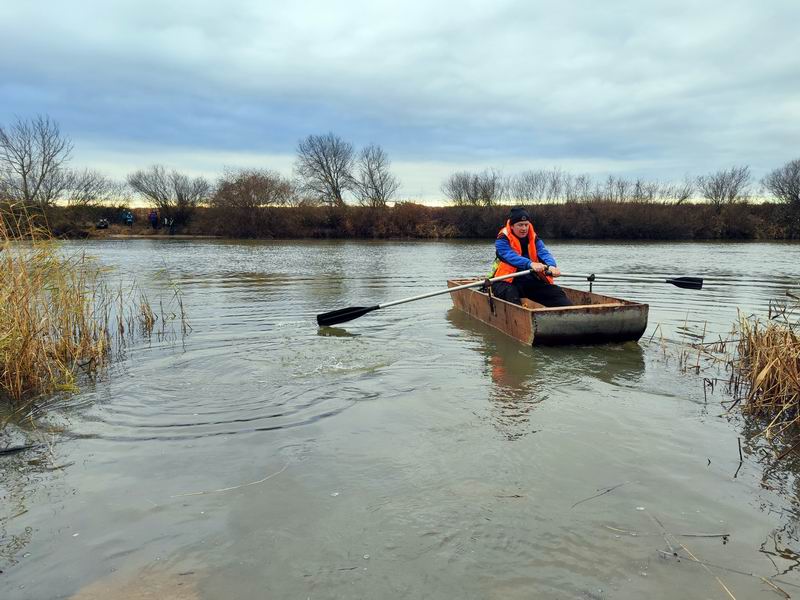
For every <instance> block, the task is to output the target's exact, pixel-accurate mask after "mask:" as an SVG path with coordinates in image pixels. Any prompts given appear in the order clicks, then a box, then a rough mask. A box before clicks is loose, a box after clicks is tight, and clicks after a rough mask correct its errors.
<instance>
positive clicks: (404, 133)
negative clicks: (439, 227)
mask: <svg viewBox="0 0 800 600" xmlns="http://www.w3.org/2000/svg"><path fill="white" fill-rule="evenodd" d="M6 4H7V6H4V7H3V8H1V9H0V11H1V12H0V75H2V78H0V81H2V83H0V115H7V116H8V117H10V116H11V115H14V114H17V115H20V116H26V115H30V114H32V113H35V112H43V113H48V114H50V115H51V116H53V117H54V118H55V119H57V120H58V121H59V122H60V123H61V125H62V128H63V129H64V130H65V131H67V132H69V133H70V134H71V135H72V137H73V139H74V140H75V143H76V152H81V150H80V149H81V148H82V147H86V148H89V147H91V148H92V149H93V150H92V151H91V152H89V151H88V150H87V151H83V156H82V157H81V158H85V159H88V158H91V157H97V159H98V160H102V151H100V150H99V149H102V148H107V149H108V152H107V153H106V158H105V160H103V163H104V164H106V165H108V167H107V168H109V169H112V168H115V167H114V165H116V166H117V167H116V168H119V165H121V164H123V162H125V164H127V161H128V160H130V159H133V158H138V160H137V161H134V162H137V163H138V165H142V164H149V163H152V162H155V161H156V160H155V157H157V156H173V157H175V158H177V159H179V160H178V162H180V163H182V165H183V166H185V168H187V169H191V170H194V171H203V170H205V169H206V168H207V166H209V165H210V162H213V160H217V159H225V158H226V157H227V158H234V157H240V158H241V159H242V160H245V159H246V157H256V156H262V157H264V158H265V159H270V160H274V161H275V162H276V163H280V164H284V163H285V162H286V158H287V157H290V156H291V155H292V153H293V150H294V147H295V145H296V143H297V140H298V139H299V138H301V137H304V136H305V135H308V134H309V133H323V132H326V131H334V132H336V133H337V134H339V135H341V136H343V137H345V138H346V139H349V140H352V141H353V142H354V143H355V144H357V145H361V144H366V143H369V142H376V143H379V144H381V145H383V146H384V148H385V149H386V150H387V151H388V152H389V154H390V156H391V157H392V158H393V159H394V161H395V164H396V165H397V166H398V168H399V167H400V165H416V167H415V168H416V169H417V170H415V169H413V168H410V169H408V170H404V171H403V176H402V177H401V178H402V179H403V184H404V186H403V192H404V193H408V194H413V193H414V190H417V189H421V188H424V189H425V190H431V189H433V190H434V192H432V193H433V195H438V187H439V183H440V180H439V181H435V180H434V178H435V177H441V174H442V172H443V171H445V170H450V171H452V170H454V169H458V168H468V167H471V166H476V167H477V166H480V167H481V168H483V167H496V168H503V169H505V168H506V167H504V166H503V165H508V166H509V167H508V168H514V169H517V168H526V167H535V166H537V165H542V164H546V165H549V166H551V165H556V164H558V165H561V166H562V167H563V168H565V169H569V168H570V165H573V166H575V167H579V166H580V165H584V166H585V167H584V168H585V169H586V170H587V171H588V172H596V169H600V171H602V169H609V170H613V172H615V173H618V174H635V175H644V176H650V177H656V178H660V179H664V178H673V179H680V178H681V177H682V176H683V174H685V173H701V172H705V171H707V170H710V169H715V168H718V167H721V166H727V165H729V164H733V163H736V164H744V163H747V164H751V165H752V166H753V169H754V171H755V172H757V173H758V172H759V171H763V170H765V169H768V168H772V167H775V166H778V165H779V164H782V163H783V162H784V161H786V160H789V159H791V158H796V156H795V153H796V148H797V147H798V146H800V144H798V142H800V119H798V117H800V104H798V98H800V78H798V77H797V72H798V59H797V57H798V56H800V42H798V38H797V36H796V33H795V31H794V30H795V27H796V26H795V24H796V23H797V22H798V21H800V5H798V4H797V3H796V2H795V1H794V0H775V1H773V2H770V3H768V4H763V5H759V4H756V3H753V2H748V1H744V0H732V1H722V0H710V1H707V2H703V3H696V2H691V1H689V0H683V1H678V2H676V1H670V2H667V1H655V2H648V3H641V2H634V1H631V0H623V1H619V2H615V3H599V2H595V1H590V0H583V1H574V2H569V3H563V2H560V3H557V2H549V1H534V2H510V1H505V2H495V3H487V2H458V3H455V2H452V3H433V2H419V1H409V2H404V3H398V2H337V3H330V2H321V1H319V2H307V1H306V2H295V3H282V2H281V3H279V2H247V1H241V0H232V1H229V2H227V3H217V2H202V1H194V2H185V1H180V2H170V3H161V2H153V1H150V0H147V1H139V2H113V3H108V2H99V1H96V0H84V2H81V3H60V2H55V1H51V2H43V1H41V0H38V1H37V0H33V1H31V2H26V3H21V2H18V3H6ZM32 24H33V25H32ZM8 117H2V116H0V122H2V121H3V120H5V119H6V118H8ZM121 147H124V148H127V149H128V150H126V151H125V152H123V154H122V155H119V154H118V152H117V150H115V149H118V148H121ZM132 148H133V149H140V150H141V151H142V152H148V153H149V154H142V155H141V156H138V155H131V154H129V153H128V151H129V150H130V149H132ZM117 155H119V156H124V158H120V161H123V162H114V161H113V160H111V159H110V158H108V157H112V156H117ZM212 157H213V158H212ZM278 157H280V158H278ZM422 165H428V168H423V167H422ZM442 165H444V166H442ZM265 166H271V165H265ZM221 167H222V165H221V164H220V165H219V168H218V170H219V169H221ZM273 167H274V168H277V167H275V166H273ZM414 173H429V175H427V176H426V177H427V178H428V179H425V181H422V180H421V179H420V178H419V176H418V175H414ZM407 177H410V178H411V179H410V181H407V180H406V178H407ZM426 195H428V192H426Z"/></svg>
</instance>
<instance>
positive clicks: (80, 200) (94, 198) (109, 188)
mask: <svg viewBox="0 0 800 600" xmlns="http://www.w3.org/2000/svg"><path fill="white" fill-rule="evenodd" d="M65 176H66V185H65V189H64V191H63V193H62V197H63V199H64V200H65V201H66V203H67V206H76V207H77V206H81V207H82V206H98V205H101V204H108V203H110V202H112V201H113V200H115V199H119V191H120V187H119V184H116V183H115V182H113V181H111V180H110V179H109V178H107V177H106V176H105V175H102V174H101V173H99V172H97V171H92V170H90V169H84V170H83V171H74V170H69V171H65Z"/></svg>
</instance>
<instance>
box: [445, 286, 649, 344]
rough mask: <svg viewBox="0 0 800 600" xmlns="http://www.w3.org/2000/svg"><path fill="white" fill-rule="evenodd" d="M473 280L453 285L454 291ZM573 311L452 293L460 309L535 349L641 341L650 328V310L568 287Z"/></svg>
mask: <svg viewBox="0 0 800 600" xmlns="http://www.w3.org/2000/svg"><path fill="white" fill-rule="evenodd" d="M471 281H474V280H472V279H451V280H449V281H448V282H447V287H448V288H453V287H456V286H459V285H464V284H466V283H470V282H471ZM561 289H562V290H564V293H566V295H567V298H569V299H570V301H571V302H572V303H573V306H558V307H551V308H548V307H545V306H542V305H541V304H538V303H536V302H533V301H531V300H529V299H527V298H525V299H523V306H520V305H518V304H513V303H511V302H506V301H505V300H500V299H499V298H496V297H494V296H491V297H490V295H489V294H487V293H486V292H484V291H481V290H480V289H476V288H467V289H462V290H457V291H453V292H450V296H451V297H452V299H453V304H454V306H455V307H456V308H457V309H459V310H461V311H463V312H465V313H467V314H469V315H471V316H472V317H474V318H476V319H478V320H480V321H483V322H484V323H486V324H487V325H491V326H492V327H494V328H496V329H499V330H500V331H502V332H504V333H506V334H507V335H510V336H511V337H514V338H516V339H518V340H519V341H521V342H523V343H525V344H529V345H556V344H584V343H588V344H603V343H607V342H626V341H630V340H638V339H639V338H640V337H642V334H643V333H644V330H645V329H646V328H647V314H648V310H649V307H648V305H647V304H641V303H639V302H631V301H629V300H620V299H619V298H612V297H611V296H603V295H601V294H595V293H592V292H586V291H583V290H576V289H573V288H567V287H562V288H561Z"/></svg>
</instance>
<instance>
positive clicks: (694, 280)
mask: <svg viewBox="0 0 800 600" xmlns="http://www.w3.org/2000/svg"><path fill="white" fill-rule="evenodd" d="M666 282H667V283H671V284H672V285H674V286H675V287H679V288H683V289H686V290H702V289H703V280H702V279H701V278H700V277H675V278H673V279H667V280H666Z"/></svg>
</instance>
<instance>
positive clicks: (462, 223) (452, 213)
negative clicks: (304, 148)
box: [43, 201, 800, 241]
mask: <svg viewBox="0 0 800 600" xmlns="http://www.w3.org/2000/svg"><path fill="white" fill-rule="evenodd" d="M508 210H509V206H491V207H477V206H465V207H463V206H444V207H441V206H440V207H434V206H424V205H421V204H415V203H412V202H398V203H397V204H395V205H394V206H391V207H386V208H368V207H361V206H341V207H326V206H294V207H264V208H257V209H248V210H221V209H218V208H213V207H199V208H197V209H195V211H194V212H193V213H192V215H191V217H190V218H189V219H188V220H187V221H186V222H184V223H180V224H176V225H175V226H174V227H173V229H172V231H173V234H177V235H188V236H204V237H205V236H213V237H222V238H229V239H246V238H250V239H492V238H494V236H495V235H496V234H497V231H498V229H499V228H500V227H501V226H502V225H503V223H504V222H505V219H506V217H507V214H508ZM132 212H133V214H134V216H135V221H134V223H133V225H131V226H130V227H128V226H126V225H123V224H122V222H121V215H122V211H121V210H120V208H119V207H91V208H90V207H85V208H83V209H75V208H67V207H52V208H49V209H47V211H46V213H45V214H44V215H43V217H44V218H45V219H46V220H47V222H48V224H49V226H50V228H51V229H52V230H53V231H54V233H55V234H56V235H58V236H60V237H64V238H86V237H104V236H107V235H112V234H113V235H132V236H143V235H153V236H167V235H169V229H168V228H159V229H157V230H155V232H154V231H153V229H152V228H151V226H150V224H149V223H148V220H147V213H148V209H144V208H136V209H132ZM529 212H530V213H531V215H532V217H533V221H534V225H535V227H536V231H537V234H538V235H539V236H540V237H542V238H544V239H548V240H555V239H560V240H611V239H613V240H694V241H698V240H788V239H798V237H800V236H799V235H798V234H800V232H797V231H795V230H794V229H793V225H792V223H794V222H795V221H794V220H793V219H790V218H789V216H790V215H789V214H788V212H787V209H786V207H785V206H783V205H780V204H772V203H762V204H732V205H725V206H711V205H708V204H702V203H683V204H661V203H655V202H610V201H603V202H566V203H561V204H539V205H534V206H530V207H529ZM101 219H106V220H107V221H108V223H109V228H108V229H98V228H97V224H98V223H99V222H100V220H101Z"/></svg>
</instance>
